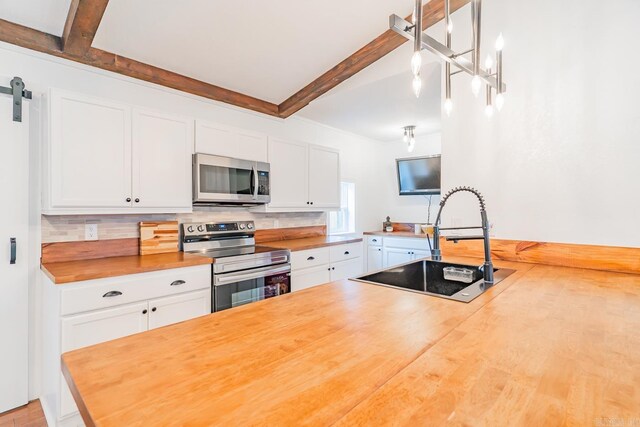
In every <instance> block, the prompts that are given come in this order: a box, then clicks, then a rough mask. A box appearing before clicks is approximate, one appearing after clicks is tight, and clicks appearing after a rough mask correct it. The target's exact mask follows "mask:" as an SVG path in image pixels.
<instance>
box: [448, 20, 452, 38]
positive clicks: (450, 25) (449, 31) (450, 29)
mask: <svg viewBox="0 0 640 427" xmlns="http://www.w3.org/2000/svg"><path fill="white" fill-rule="evenodd" d="M447 32H448V33H449V34H451V33H452V32H453V20H452V19H451V18H449V23H448V24H447Z"/></svg>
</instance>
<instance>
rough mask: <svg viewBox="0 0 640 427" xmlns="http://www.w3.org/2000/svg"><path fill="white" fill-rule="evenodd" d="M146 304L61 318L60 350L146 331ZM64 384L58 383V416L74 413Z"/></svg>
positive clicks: (69, 393) (71, 401)
mask: <svg viewBox="0 0 640 427" xmlns="http://www.w3.org/2000/svg"><path fill="white" fill-rule="evenodd" d="M147 323H148V304H147V302H146V301H145V302H140V303H136V304H128V305H122V306H119V307H115V308H109V309H105V310H98V311H92V312H89V313H84V314H77V315H74V316H68V317H64V318H62V349H61V350H62V353H65V352H67V351H71V350H75V349H78V348H82V347H87V346H90V345H94V344H98V343H101V342H105V341H111V340H114V339H116V338H121V337H125V336H127V335H132V334H135V333H138V332H144V331H146V330H147ZM77 410H78V408H77V407H76V404H75V403H74V401H73V397H72V396H71V392H70V391H69V388H68V387H67V384H66V382H65V380H64V378H63V379H62V383H61V384H60V416H61V417H64V416H67V415H70V414H72V413H74V412H76V411H77Z"/></svg>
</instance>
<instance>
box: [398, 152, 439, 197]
mask: <svg viewBox="0 0 640 427" xmlns="http://www.w3.org/2000/svg"><path fill="white" fill-rule="evenodd" d="M440 160H441V156H440V155H436V156H424V157H411V158H407V159H396V169H397V171H398V188H399V191H400V195H401V196H415V195H421V196H424V195H427V196H428V195H431V194H440V170H441V169H440V164H441V161H440Z"/></svg>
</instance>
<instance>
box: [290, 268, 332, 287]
mask: <svg viewBox="0 0 640 427" xmlns="http://www.w3.org/2000/svg"><path fill="white" fill-rule="evenodd" d="M330 281H331V267H329V265H328V264H326V265H321V266H319V267H313V268H305V269H303V270H294V271H292V272H291V292H296V291H301V290H303V289H306V288H310V287H312V286H317V285H322V284H324V283H329V282H330Z"/></svg>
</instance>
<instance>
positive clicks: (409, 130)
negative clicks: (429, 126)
mask: <svg viewBox="0 0 640 427" xmlns="http://www.w3.org/2000/svg"><path fill="white" fill-rule="evenodd" d="M402 129H404V137H403V138H402V140H403V141H404V142H405V144H407V151H408V152H409V153H411V152H412V151H413V149H414V148H416V135H415V131H416V127H415V126H405V127H403V128H402Z"/></svg>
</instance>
